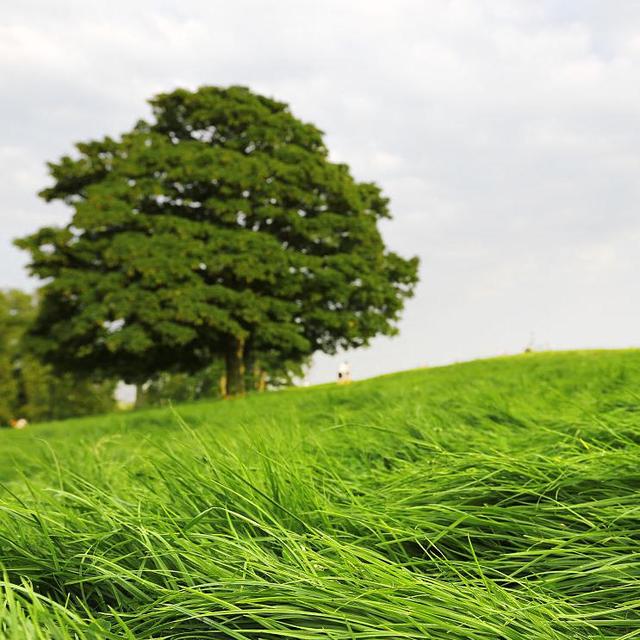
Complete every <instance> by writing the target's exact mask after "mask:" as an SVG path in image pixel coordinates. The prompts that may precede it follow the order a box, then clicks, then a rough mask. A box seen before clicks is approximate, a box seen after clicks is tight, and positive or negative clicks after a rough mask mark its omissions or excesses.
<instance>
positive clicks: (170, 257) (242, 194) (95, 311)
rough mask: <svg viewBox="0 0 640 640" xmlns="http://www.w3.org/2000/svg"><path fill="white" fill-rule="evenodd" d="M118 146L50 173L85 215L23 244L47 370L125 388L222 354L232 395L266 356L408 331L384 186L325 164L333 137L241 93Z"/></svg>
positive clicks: (204, 98) (193, 97) (92, 147)
mask: <svg viewBox="0 0 640 640" xmlns="http://www.w3.org/2000/svg"><path fill="white" fill-rule="evenodd" d="M150 103H151V107H152V113H153V117H152V118H151V119H150V121H140V122H138V123H137V125H136V126H135V127H134V128H133V129H132V130H131V131H130V132H127V133H125V134H123V135H122V136H120V137H119V138H117V139H115V138H111V137H106V138H104V139H102V140H97V141H90V142H86V143H79V144H77V145H76V151H77V153H75V155H73V156H64V157H63V158H61V159H60V160H59V161H58V162H56V163H51V164H49V168H50V173H51V176H52V178H53V185H52V186H50V187H49V188H47V189H45V190H44V191H42V193H41V196H42V197H43V198H44V199H45V200H47V201H51V200H62V201H63V202H65V203H66V204H68V205H69V206H70V207H71V208H72V210H73V215H72V218H71V221H70V222H69V224H67V225H66V226H64V227H45V228H43V229H40V230H39V231H37V232H36V233H34V234H33V235H31V236H28V237H25V238H22V239H19V240H17V241H16V244H17V245H18V246H19V247H22V248H23V249H26V250H27V251H29V252H30V254H31V263H30V267H29V268H30V271H31V273H32V274H34V275H36V276H39V277H40V278H42V279H44V280H45V284H44V287H43V289H42V305H41V308H40V312H39V315H38V318H37V320H36V322H35V325H34V328H33V330H32V332H31V333H32V338H33V340H34V344H37V347H38V349H39V352H40V353H42V354H43V357H45V358H46V359H47V361H49V362H52V363H54V364H56V365H57V366H59V367H62V368H63V369H69V370H74V371H93V372H95V371H99V372H102V374H103V375H106V376H113V375H116V376H119V377H121V378H123V379H124V380H126V381H128V382H138V383H139V382H140V381H144V380H146V379H148V378H150V377H152V376H153V375H155V374H157V373H158V372H161V371H196V370H199V369H202V368H203V367H205V366H208V365H209V363H210V362H211V361H212V360H213V359H214V358H215V357H224V358H225V360H226V369H227V386H228V391H229V393H235V392H238V391H242V389H243V385H244V368H245V363H246V362H248V361H249V360H251V361H253V362H255V361H256V360H259V359H260V354H270V355H269V357H270V358H273V353H277V354H279V355H280V356H281V357H282V359H283V360H289V361H294V362H295V361H300V360H302V359H304V358H306V357H308V356H309V355H310V354H312V353H313V352H315V351H317V350H322V351H325V352H328V353H333V352H335V351H336V350H337V349H339V348H350V347H359V346H362V345H366V344H368V342H369V341H370V339H371V338H372V337H374V336H375V335H378V334H386V335H390V334H393V333H395V332H396V330H397V329H396V321H397V320H398V318H399V314H400V312H401V310H402V308H403V304H404V300H405V299H406V298H407V297H408V296H410V295H412V293H413V290H414V287H415V284H416V282H417V266H418V261H417V258H411V259H408V260H407V259H403V258H401V257H400V256H398V255H397V254H395V253H393V252H391V251H387V250H386V248H385V246H384V242H383V240H382V237H381V235H380V232H379V229H378V222H379V221H380V219H382V218H386V217H389V208H388V200H387V199H386V198H385V197H384V196H383V194H382V193H381V191H380V189H379V187H377V186H376V185H375V184H372V183H366V182H358V181H356V180H355V179H354V178H353V177H352V176H351V174H350V172H349V169H348V167H347V166H346V165H345V164H340V163H335V162H331V161H330V160H329V158H328V152H327V148H326V147H325V145H324V142H323V137H322V133H321V131H319V130H318V129H317V128H316V127H315V126H313V125H311V124H307V123H304V122H301V121H300V120H298V119H297V118H295V117H294V116H293V115H292V114H291V112H290V110H289V108H288V107H287V105H286V104H284V103H282V102H278V101H276V100H273V99H270V98H266V97H264V96H261V95H256V94H254V93H252V92H251V91H249V90H248V89H246V88H243V87H230V88H226V89H225V88H217V87H202V88H200V89H199V90H197V91H193V92H191V91H186V90H176V91H173V92H171V93H166V94H160V95H158V96H156V97H155V98H153V99H152V100H151V101H150Z"/></svg>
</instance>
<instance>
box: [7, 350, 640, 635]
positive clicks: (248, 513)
mask: <svg viewBox="0 0 640 640" xmlns="http://www.w3.org/2000/svg"><path fill="white" fill-rule="evenodd" d="M0 451H1V452H2V459H1V460H0V479H1V481H2V483H3V489H2V493H1V494H0V565H1V567H0V569H2V570H4V572H5V573H4V577H3V578H2V584H3V586H2V592H0V601H3V602H0V636H2V637H7V638H15V639H22V638H43V639H44V638H61V639H67V638H182V639H187V638H189V639H195V638H236V639H240V638H251V639H258V638H298V639H315V638H334V639H345V640H346V639H348V638H358V639H359V638H438V639H440V638H452V639H460V640H462V639H480V638H483V639H493V638H500V639H516V638H517V639H525V638H540V639H542V638H544V639H547V638H635V637H640V352H637V351H624V352H622V351H620V352H583V353H558V354H540V355H526V356H521V357H516V358H500V359H495V360H487V361H478V362H474V363H468V364H463V365H456V366H452V367H445V368H439V369H433V370H420V371H412V372H406V373H402V374H397V375H394V376H386V377H383V378H378V379H375V380H370V381H366V382H363V383H356V384H353V385H351V386H348V387H337V386H333V385H331V386H325V387H317V388H312V389H303V390H291V391H285V392H280V393H273V394H267V395H264V396H254V397H250V398H246V399H244V400H236V401H226V402H213V403H201V404H193V405H188V406H181V407H177V408H175V410H174V411H170V410H161V411H160V410H156V411H147V412H140V413H135V414H113V415H110V416H105V417H100V418H91V419H83V420H76V421H68V422H63V423H57V424H50V425H36V426H32V427H30V428H29V429H27V430H25V431H24V432H8V431H4V432H1V433H0Z"/></svg>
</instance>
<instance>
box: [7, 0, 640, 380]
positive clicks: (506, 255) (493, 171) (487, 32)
mask: <svg viewBox="0 0 640 640" xmlns="http://www.w3.org/2000/svg"><path fill="white" fill-rule="evenodd" d="M3 11H4V14H5V15H4V20H3V26H2V27H0V87H1V89H2V95H3V96H5V98H4V99H3V101H2V102H0V121H2V122H3V125H4V127H3V128H4V131H3V141H2V144H3V145H4V146H2V147H1V148H0V190H1V191H2V194H3V213H2V216H3V218H2V221H3V225H2V231H1V232H0V243H2V245H1V248H0V285H2V286H9V285H25V284H26V280H25V277H24V276H23V275H21V274H22V271H21V265H22V264H23V262H24V258H23V257H22V256H19V254H18V253H17V252H16V250H14V249H12V248H11V247H10V244H9V242H10V238H11V237H12V236H13V235H17V234H22V233H27V232H28V231H30V230H31V229H34V228H36V227H37V226H39V225H41V224H45V223H47V224H48V223H51V222H52V221H53V220H57V221H59V222H62V221H64V220H65V218H66V216H67V213H66V212H65V210H64V208H63V207H55V206H54V207H51V206H47V205H45V204H44V203H42V202H39V201H38V199H37V198H36V196H35V192H36V191H37V190H38V189H39V188H40V187H41V186H43V184H44V183H45V182H46V177H45V168H44V161H45V160H48V159H55V158H57V157H58V156H59V155H61V154H62V153H65V152H68V151H69V150H70V148H71V144H72V142H74V141H76V140H82V139H86V138H90V137H96V136H100V135H103V134H106V133H111V134H114V133H118V132H120V131H122V130H125V129H126V128H128V127H130V126H131V125H132V124H133V122H135V120H136V119H138V118H139V117H144V116H146V115H147V114H148V109H147V106H146V104H145V100H146V99H147V98H148V97H150V96H151V95H153V94H154V93H155V92H158V91H162V90H170V89H172V88H174V87H175V86H177V85H182V86H187V87H195V86H197V85H199V84H231V83H238V84H246V85H249V86H251V87H253V88H254V89H256V90H259V91H263V92H265V93H268V94H270V95H274V96H276V97H278V98H280V99H282V100H285V101H287V102H289V103H290V104H291V105H292V108H293V110H294V112H295V113H296V114H297V115H299V116H300V117H302V118H304V119H307V120H310V121H313V122H314V123H316V124H317V125H318V126H319V127H320V128H322V129H323V130H324V131H326V133H327V142H328V144H329V147H330V149H331V152H332V157H334V158H336V159H339V160H340V161H344V162H348V163H349V164H350V165H351V166H352V169H353V171H354V173H355V174H356V175H357V176H358V177H359V178H362V179H367V180H369V179H375V180H377V181H378V182H380V183H381V184H382V186H383V187H384V188H385V190H386V192H387V193H388V194H389V195H390V196H391V198H392V205H393V210H394V213H395V219H394V221H393V222H391V223H387V222H385V224H384V232H385V235H386V237H387V240H388V242H389V244H390V245H391V246H392V247H393V248H394V249H397V250H399V251H401V252H403V253H405V254H411V253H417V254H419V255H420V256H421V258H422V260H423V273H424V277H423V282H422V284H421V285H420V288H419V290H418V295H417V297H416V298H415V299H414V300H413V301H411V302H410V304H409V306H408V308H407V313H406V315H405V320H404V321H403V325H402V334H401V336H400V337H399V338H396V339H394V340H379V341H377V342H376V346H375V348H372V349H371V350H369V351H367V352H361V353H360V354H354V355H353V356H351V357H352V360H353V362H354V364H355V368H354V373H355V375H356V376H358V375H366V374H370V373H377V372H381V371H383V370H392V369H399V368H405V367H409V366H413V365H418V364H421V363H423V362H425V361H430V362H437V361H447V360H450V359H456V358H463V357H471V356H473V355H478V354H491V353H502V352H505V351H510V350H516V349H520V348H521V347H522V346H524V344H526V342H527V341H528V339H529V334H530V332H531V331H534V332H536V334H537V335H539V336H541V337H540V340H541V341H544V342H545V343H549V344H550V345H552V346H555V347H570V346H579V345H581V344H584V345H591V346H594V345H596V346H597V345H603V346H606V345H612V344H616V345H622V344H632V343H634V342H636V343H637V341H638V334H637V327H636V326H635V323H633V322H631V321H627V320H625V318H627V317H629V316H630V315H631V316H635V317H636V318H637V317H639V316H640V300H638V301H634V296H632V295H631V293H630V291H631V289H632V288H633V287H634V286H636V285H635V277H636V275H635V274H636V273H637V272H638V270H639V267H640V252H638V250H637V247H638V240H639V238H640V216H639V215H638V212H637V203H638V202H639V201H640V181H638V179H637V176H638V175H639V170H640V159H639V156H638V153H637V150H638V148H640V126H639V125H640V84H639V83H638V82H637V76H638V71H639V70H640V44H639V43H640V5H638V4H637V3H635V2H630V1H624V0H623V1H622V2H619V3H616V6H615V8H614V7H612V5H611V3H607V2H604V0H584V1H580V2H578V1H577V0H575V1H568V2H562V3H558V2H552V1H550V0H548V1H545V2H538V1H537V0H535V1H534V0H519V1H517V2H513V1H512V0H497V1H496V0H492V1H489V0H487V1H481V0H441V1H436V2H429V3H425V2H421V1H420V0H399V1H397V2H392V3H391V2H383V1H382V0H375V1H371V0H368V1H365V0H351V1H347V2H342V1H339V0H325V1H324V2H321V3H318V2H312V1H311V0H302V1H300V0H297V1H294V0H283V1H279V2H277V3H276V2H269V3H266V2H259V1H258V0H239V1H237V2H234V3H229V2H222V1H220V0H215V1H211V0H206V1H205V0H198V1H196V0H183V1H181V2H178V0H165V1H164V2H161V3H159V2H156V1H152V0H141V1H140V2H135V3H132V2H124V0H113V1H112V2H110V3H102V4H98V3H91V2H80V1H79V0H69V1H67V2H65V3H63V4H60V3H49V2H44V0H41V1H36V0H28V1H24V2H21V3H19V4H18V3H13V4H11V5H10V6H9V7H7V8H3ZM43 221H46V222H43ZM636 298H637V296H636ZM594 301H597V303H596V302H594ZM616 308H618V309H623V310H624V314H623V315H615V316H614V315H612V312H611V309H616ZM333 366H334V362H333V361H332V360H330V359H327V358H320V359H319V364H318V366H317V367H316V373H315V377H316V379H319V378H322V377H326V376H328V375H329V374H330V372H331V371H332V368H333Z"/></svg>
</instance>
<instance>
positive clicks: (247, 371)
mask: <svg viewBox="0 0 640 640" xmlns="http://www.w3.org/2000/svg"><path fill="white" fill-rule="evenodd" d="M252 343H253V340H251V339H249V340H247V341H246V342H245V345H244V353H243V354H242V355H243V359H244V388H245V390H246V391H254V390H255V388H256V378H255V352H254V349H253V344H252Z"/></svg>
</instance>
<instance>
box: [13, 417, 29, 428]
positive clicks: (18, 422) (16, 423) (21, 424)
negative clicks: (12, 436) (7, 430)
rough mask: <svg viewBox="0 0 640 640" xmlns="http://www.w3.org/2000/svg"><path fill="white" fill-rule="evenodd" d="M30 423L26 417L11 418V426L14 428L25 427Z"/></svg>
mask: <svg viewBox="0 0 640 640" xmlns="http://www.w3.org/2000/svg"><path fill="white" fill-rule="evenodd" d="M28 424H29V423H28V422H27V420H26V419H25V418H18V419H17V420H9V426H10V427H11V428H12V429H24V428H25V427H26V426H27V425H28Z"/></svg>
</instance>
